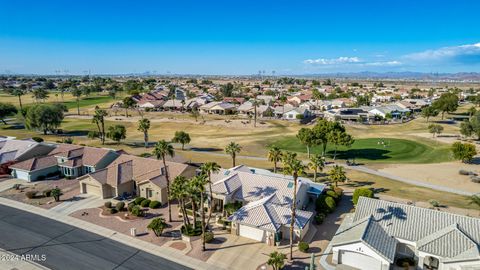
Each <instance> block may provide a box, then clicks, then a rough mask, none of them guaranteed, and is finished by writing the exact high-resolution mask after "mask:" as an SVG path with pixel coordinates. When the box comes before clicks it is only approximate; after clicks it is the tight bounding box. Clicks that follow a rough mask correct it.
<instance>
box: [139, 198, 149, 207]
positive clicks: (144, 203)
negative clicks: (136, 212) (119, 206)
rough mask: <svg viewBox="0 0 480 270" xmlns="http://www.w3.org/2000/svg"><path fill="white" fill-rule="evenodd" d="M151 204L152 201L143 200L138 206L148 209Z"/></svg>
mask: <svg viewBox="0 0 480 270" xmlns="http://www.w3.org/2000/svg"><path fill="white" fill-rule="evenodd" d="M151 202H152V201H150V200H149V199H145V200H143V201H142V202H141V203H140V205H141V206H142V207H148V206H149V205H150V203H151Z"/></svg>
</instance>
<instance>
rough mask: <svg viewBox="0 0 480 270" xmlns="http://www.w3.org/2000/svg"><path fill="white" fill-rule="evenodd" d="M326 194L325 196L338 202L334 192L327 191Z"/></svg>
mask: <svg viewBox="0 0 480 270" xmlns="http://www.w3.org/2000/svg"><path fill="white" fill-rule="evenodd" d="M326 194H327V196H329V197H332V198H333V199H334V200H335V201H338V199H339V197H338V195H337V193H335V191H333V190H328V191H327V192H326Z"/></svg>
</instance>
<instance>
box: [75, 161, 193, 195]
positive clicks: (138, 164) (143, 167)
mask: <svg viewBox="0 0 480 270" xmlns="http://www.w3.org/2000/svg"><path fill="white" fill-rule="evenodd" d="M166 164H167V168H166V169H165V167H164V165H163V162H162V161H161V160H157V159H151V158H142V157H137V156H133V155H126V154H123V155H120V156H119V157H118V158H117V159H115V160H114V161H113V162H112V163H111V164H110V165H109V166H108V167H107V168H104V169H102V170H98V171H95V172H92V173H90V174H88V175H85V176H83V177H80V178H79V184H80V191H81V193H86V194H93V195H95V196H99V197H101V198H102V199H105V198H112V197H119V196H125V195H138V196H141V197H145V198H147V199H150V200H157V201H159V202H161V203H162V204H164V203H166V202H167V199H168V197H167V180H166V173H167V171H168V175H169V177H170V179H171V180H172V181H173V179H174V178H175V177H177V176H179V175H182V176H185V177H187V178H190V177H193V176H194V175H195V169H196V168H195V167H193V166H190V165H187V164H183V163H178V162H171V161H167V162H166Z"/></svg>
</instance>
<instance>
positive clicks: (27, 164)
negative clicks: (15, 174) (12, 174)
mask: <svg viewBox="0 0 480 270" xmlns="http://www.w3.org/2000/svg"><path fill="white" fill-rule="evenodd" d="M55 165H57V158H56V157H54V156H53V155H50V156H46V157H36V158H31V159H27V160H25V161H22V162H18V163H15V164H13V165H11V166H10V168H11V169H19V170H24V171H35V170H41V169H45V168H49V167H53V166H55Z"/></svg>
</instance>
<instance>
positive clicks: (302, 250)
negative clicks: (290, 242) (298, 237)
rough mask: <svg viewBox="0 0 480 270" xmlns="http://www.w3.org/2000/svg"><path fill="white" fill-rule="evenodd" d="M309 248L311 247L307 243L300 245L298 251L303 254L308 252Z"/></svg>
mask: <svg viewBox="0 0 480 270" xmlns="http://www.w3.org/2000/svg"><path fill="white" fill-rule="evenodd" d="M309 248H310V246H309V245H308V243H306V242H300V243H298V250H300V251H301V252H307V251H308V249H309Z"/></svg>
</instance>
